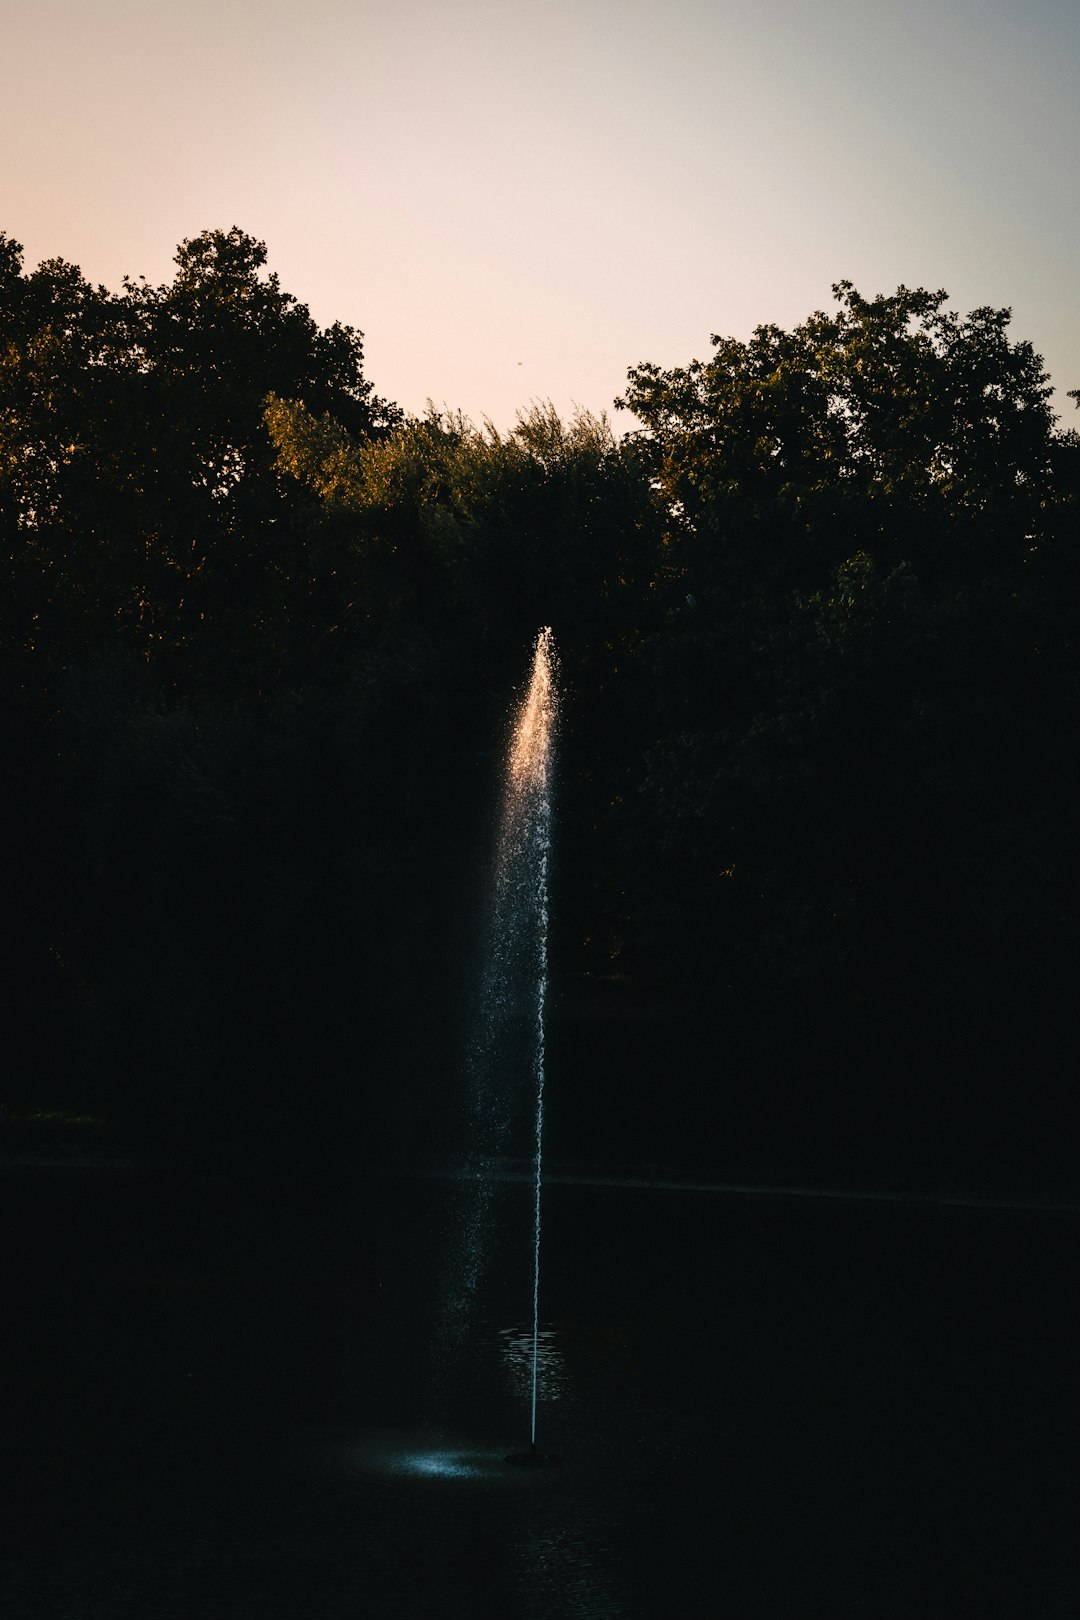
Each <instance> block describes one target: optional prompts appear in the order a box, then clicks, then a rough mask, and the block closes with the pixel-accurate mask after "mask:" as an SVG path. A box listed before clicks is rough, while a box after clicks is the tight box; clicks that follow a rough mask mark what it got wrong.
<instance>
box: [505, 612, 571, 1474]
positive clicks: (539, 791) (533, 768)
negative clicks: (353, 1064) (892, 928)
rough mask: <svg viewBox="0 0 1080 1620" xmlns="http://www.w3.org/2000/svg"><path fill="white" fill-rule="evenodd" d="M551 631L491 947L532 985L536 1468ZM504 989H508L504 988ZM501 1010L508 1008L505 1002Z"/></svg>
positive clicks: (548, 1459) (518, 763) (530, 708)
mask: <svg viewBox="0 0 1080 1620" xmlns="http://www.w3.org/2000/svg"><path fill="white" fill-rule="evenodd" d="M554 676H555V649H554V643H553V640H552V634H551V630H550V628H548V629H544V630H541V632H540V634H539V635H538V636H537V638H536V646H535V649H534V652H533V665H532V674H531V677H530V680H529V686H528V690H527V691H526V694H525V697H524V699H523V701H522V703H521V706H520V708H519V709H518V712H517V714H516V716H515V719H514V727H513V733H512V736H511V741H510V749H509V753H508V756H507V762H506V776H505V782H504V787H503V803H502V815H501V818H500V827H499V844H498V866H497V873H498V876H497V881H496V887H495V896H494V899H495V906H494V928H493V932H492V945H493V946H494V949H495V953H496V955H497V956H498V957H500V965H501V971H502V972H503V973H505V970H506V968H507V967H508V966H509V965H510V962H511V960H512V959H513V956H514V955H515V954H517V953H516V952H514V951H513V942H519V944H520V945H523V946H524V955H525V960H524V963H523V964H522V965H523V966H525V967H526V969H527V968H528V966H529V958H530V956H531V958H532V963H531V966H532V969H533V971H532V974H531V975H529V974H528V972H526V979H525V982H526V984H529V983H530V980H531V986H532V994H533V998H534V1004H533V1008H532V1074H533V1080H534V1083H535V1095H536V1113H535V1138H534V1173H533V1337H532V1378H531V1386H532V1394H531V1412H530V1437H529V1449H528V1451H525V1452H516V1453H513V1454H512V1455H511V1456H510V1457H508V1458H507V1461H508V1462H513V1463H519V1464H525V1465H528V1466H534V1467H535V1466H537V1465H540V1464H544V1463H553V1462H557V1461H558V1458H556V1457H553V1456H551V1455H550V1454H548V1453H544V1452H540V1451H538V1450H537V1446H536V1408H537V1397H538V1390H539V1344H540V1224H541V1222H540V1197H541V1189H542V1186H543V1152H544V1078H545V1073H544V1071H545V1055H546V1048H545V1014H546V1009H547V991H548V916H549V910H548V874H549V866H550V860H551V790H552V766H553V762H554V741H555V724H556V719H557V694H556V690H555V679H554ZM505 988H506V987H505V984H504V986H503V989H504V990H505ZM502 1005H504V1006H505V1000H503V1002H502Z"/></svg>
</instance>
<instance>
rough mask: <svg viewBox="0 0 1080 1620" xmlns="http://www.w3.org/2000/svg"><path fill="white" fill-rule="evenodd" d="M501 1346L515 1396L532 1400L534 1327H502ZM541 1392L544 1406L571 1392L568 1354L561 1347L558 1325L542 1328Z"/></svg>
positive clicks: (539, 1343) (539, 1353)
mask: <svg viewBox="0 0 1080 1620" xmlns="http://www.w3.org/2000/svg"><path fill="white" fill-rule="evenodd" d="M499 1349H500V1355H501V1359H502V1363H503V1367H504V1368H505V1370H506V1373H507V1376H508V1378H509V1381H510V1387H511V1389H512V1391H513V1393H514V1394H515V1395H520V1396H521V1397H522V1398H523V1399H526V1400H527V1399H528V1398H529V1396H530V1394H531V1392H532V1359H533V1335H532V1328H531V1327H530V1328H525V1327H512V1328H500V1330H499ZM537 1373H538V1395H539V1399H540V1401H541V1402H542V1403H543V1404H544V1405H550V1404H551V1402H552V1401H559V1400H562V1399H563V1398H564V1397H565V1395H566V1393H567V1372H566V1357H565V1356H564V1354H563V1352H562V1350H561V1349H560V1348H559V1344H558V1335H557V1333H556V1330H555V1329H554V1328H550V1327H547V1328H541V1329H540V1332H539V1335H538V1340H537Z"/></svg>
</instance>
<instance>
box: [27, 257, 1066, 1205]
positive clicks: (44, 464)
mask: <svg viewBox="0 0 1080 1620" xmlns="http://www.w3.org/2000/svg"><path fill="white" fill-rule="evenodd" d="M265 258H266V255H265V250H264V248H263V246H262V244H261V243H258V242H255V241H253V240H252V239H251V238H249V237H247V236H245V235H244V234H243V233H241V232H240V231H238V230H236V229H233V230H232V231H229V232H218V231H215V232H207V233H205V234H204V235H203V236H201V237H198V238H197V239H195V240H193V241H189V242H185V243H184V244H183V245H182V246H181V248H180V250H179V252H178V254H177V258H176V272H175V275H174V277H173V279H172V281H171V282H169V283H167V284H166V285H163V286H160V287H155V286H150V285H148V284H147V283H146V282H144V281H139V282H127V283H125V285H124V288H123V290H122V291H121V292H120V293H119V294H113V293H110V292H107V291H106V290H105V289H103V288H99V287H93V286H91V285H89V284H88V283H87V282H86V281H85V279H84V278H83V276H82V275H81V273H80V272H79V270H78V269H77V268H75V267H74V266H72V265H69V264H66V263H63V262H61V261H50V262H48V263H45V264H42V265H41V266H40V267H39V268H38V269H37V270H35V271H33V272H30V273H27V272H26V271H25V270H24V267H23V263H22V254H21V250H20V249H19V247H18V245H17V244H16V243H14V242H13V241H11V240H10V239H8V238H5V237H0V528H2V534H3V545H2V546H0V559H2V562H0V566H2V567H3V570H4V579H3V598H4V607H3V625H2V651H0V657H2V660H3V676H4V686H5V690H6V692H7V694H8V698H9V701H8V703H7V705H6V721H5V731H4V738H3V742H4V748H5V753H6V764H7V770H6V773H5V775H6V787H5V791H4V796H3V817H4V833H5V844H4V847H5V850H6V863H5V865H6V870H7V877H8V890H9V897H10V898H9V905H8V907H7V908H6V911H7V917H8V920H9V921H8V930H7V932H8V934H9V941H8V943H9V946H10V961H9V964H8V967H7V971H6V974H5V980H4V1000H5V1008H4V1022H5V1029H6V1031H7V1036H6V1044H8V1046H9V1050H10V1054H11V1062H10V1065H9V1081H8V1088H7V1089H8V1097H9V1101H11V1102H13V1103H16V1104H28V1103H32V1102H34V1101H41V1100H48V1101H71V1102H88V1103H90V1104H92V1105H93V1106H94V1107H95V1108H98V1109H101V1110H104V1111H105V1112H106V1113H108V1115H109V1116H110V1118H112V1119H113V1120H114V1121H115V1122H116V1124H117V1126H118V1128H120V1129H122V1130H123V1132H124V1133H125V1135H126V1138H127V1140H128V1141H129V1142H130V1143H131V1144H132V1146H133V1148H134V1150H135V1151H140V1152H152V1153H157V1154H164V1155H166V1156H168V1155H183V1156H191V1155H194V1156H196V1157H197V1158H200V1159H204V1160H210V1161H213V1160H215V1159H220V1160H223V1161H226V1162H228V1161H229V1160H231V1159H233V1158H234V1157H235V1156H236V1155H238V1154H243V1155H244V1156H245V1157H247V1158H249V1159H250V1160H252V1161H253V1162H256V1161H257V1162H265V1161H266V1160H267V1159H269V1160H271V1161H273V1160H275V1159H277V1158H279V1157H285V1156H288V1157H289V1158H290V1159H292V1160H294V1161H295V1160H301V1161H308V1162H311V1163H313V1164H314V1163H318V1164H321V1165H325V1164H328V1163H330V1162H332V1160H333V1159H334V1157H335V1155H337V1154H339V1153H340V1154H342V1155H343V1156H346V1157H348V1158H354V1157H357V1156H359V1157H374V1156H376V1155H379V1154H381V1153H385V1152H393V1153H396V1152H400V1151H402V1150H404V1149H405V1148H406V1147H408V1146H409V1145H419V1146H421V1147H424V1148H434V1147H439V1146H440V1145H442V1144H443V1142H444V1141H445V1140H446V1139H447V1138H446V1136H445V1134H444V1131H443V1127H444V1126H445V1125H446V1124H447V1122H448V1120H449V1118H450V1117H451V1114H452V1109H453V1099H454V1096H455V1088H456V1085H457V1083H458V1081H457V1079H456V1078H455V1077H456V1076H458V1074H459V1069H460V1052H461V1049H462V1045H463V1041H462V1033H463V1024H464V1021H465V1019H466V1018H467V1007H468V997H469V987H470V983H471V982H472V960H471V952H472V949H473V941H474V939H475V934H476V921H477V912H478V906H479V901H480V896H481V893H482V889H483V880H484V862H485V853H486V840H487V834H488V832H489V830H490V824H491V816H492V810H493V802H492V801H493V795H494V789H495V777H496V771H497V766H498V751H499V746H500V743H501V734H502V727H503V725H504V723H505V715H506V711H507V706H508V702H509V699H510V696H511V693H512V690H513V688H514V686H515V684H516V683H518V682H520V680H521V679H522V677H523V675H524V673H525V668H526V664H527V661H528V656H529V648H530V645H531V642H532V639H533V637H534V636H535V633H536V631H537V629H538V627H539V626H541V625H544V624H551V625H552V626H553V627H554V629H555V634H556V638H557V642H558V645H559V648H560V650H561V656H562V680H563V684H564V687H565V700H564V721H563V733H562V753H561V766H560V785H559V794H560V799H559V820H558V868H557V873H556V888H555V905H556V934H555V940H554V945H553V950H554V957H555V961H556V964H557V986H556V994H555V998H554V1005H553V1030H552V1046H553V1062H554V1063H555V1064H561V1065H562V1072H563V1074H564V1077H565V1078H564V1086H563V1097H564V1101H563V1103H562V1105H561V1108H560V1104H559V1101H558V1088H557V1087H553V1091H552V1097H553V1101H552V1120H551V1129H552V1133H553V1139H554V1142H555V1145H556V1149H557V1150H561V1151H563V1152H565V1153H567V1154H575V1155H578V1156H588V1157H594V1158H605V1157H606V1158H609V1159H616V1158H625V1157H632V1158H635V1159H638V1160H643V1159H650V1158H656V1159H673V1158H674V1159H678V1160H680V1161H681V1162H683V1163H687V1164H689V1163H695V1164H697V1165H699V1166H701V1167H709V1168H712V1169H714V1170H720V1169H723V1170H731V1171H734V1172H738V1171H743V1172H748V1171H753V1172H754V1173H769V1174H774V1175H796V1174H799V1175H803V1174H820V1175H822V1176H826V1177H829V1178H837V1177H839V1178H845V1179H848V1180H875V1179H876V1180H881V1179H883V1178H894V1179H898V1180H903V1181H904V1182H906V1183H909V1184H910V1183H919V1184H925V1185H927V1186H932V1185H934V1184H937V1183H939V1182H949V1181H957V1180H959V1181H965V1180H967V1181H970V1182H971V1183H972V1184H976V1183H980V1182H986V1183H987V1184H991V1183H992V1184H994V1185H1001V1184H1005V1183H1008V1184H1010V1185H1015V1186H1023V1187H1031V1188H1037V1187H1050V1188H1055V1187H1059V1186H1064V1185H1066V1184H1067V1183H1068V1182H1069V1179H1070V1176H1071V1174H1072V1171H1071V1159H1072V1154H1071V1152H1070V1150H1069V1145H1068V1141H1067V1135H1066V1131H1065V1123H1066V1121H1067V1119H1068V1114H1069V1107H1068V1104H1069V1095H1068V1092H1069V1088H1070V1085H1071V1072H1070V1070H1071V1060H1072V1058H1073V1046H1074V1040H1073V1035H1074V1025H1075V1013H1074V1006H1075V1001H1076V997H1075V992H1074V988H1073V979H1074V975H1075V966H1076V962H1077V960H1078V955H1080V953H1078V950H1077V945H1078V939H1077V933H1078V927H1077V872H1076V854H1075V849H1076V839H1075V834H1074V823H1075V819H1076V808H1075V807H1076V803H1077V787H1078V785H1080V784H1078V781H1077V777H1078V764H1077V751H1076V736H1077V722H1078V719H1080V683H1078V678H1077V677H1078V665H1077V658H1076V649H1075V631H1074V621H1075V612H1076V603H1077V584H1078V580H1077V572H1078V569H1077V563H1078V556H1080V550H1078V543H1077V542H1078V538H1080V536H1078V522H1077V520H1078V514H1080V437H1078V436H1077V435H1076V434H1075V433H1071V432H1065V431H1062V430H1061V429H1059V428H1058V427H1057V425H1056V421H1055V417H1054V414H1053V411H1052V408H1051V404H1050V398H1051V390H1050V386H1049V382H1048V379H1047V377H1046V374H1045V372H1044V369H1043V366H1042V362H1041V360H1040V358H1039V356H1038V355H1036V354H1035V353H1034V352H1033V350H1032V349H1031V346H1030V345H1029V344H1027V343H1025V342H1018V341H1013V340H1012V338H1011V337H1010V335H1009V317H1008V312H1007V311H1003V310H994V309H980V310H976V311H974V312H973V313H972V314H970V315H969V316H967V317H966V318H964V317H961V316H959V315H957V314H955V313H953V312H951V311H950V310H948V309H947V308H946V298H945V295H944V294H943V293H928V292H925V291H921V290H916V291H911V290H908V289H905V288H900V289H898V290H897V292H896V293H895V294H892V295H890V296H882V297H876V298H873V299H870V300H867V299H864V298H863V297H861V296H860V295H859V293H857V292H856V290H855V289H854V288H853V287H852V286H851V285H850V284H848V283H841V284H839V285H838V286H837V288H836V289H835V294H836V308H835V310H834V311H833V312H832V313H817V314H814V315H812V316H811V317H810V318H809V319H808V320H807V321H806V322H805V323H804V324H803V325H801V326H799V327H797V328H796V329H795V330H793V331H790V332H785V331H781V330H780V329H778V328H775V327H762V328H759V329H758V330H757V331H756V332H755V333H754V335H753V337H752V338H751V340H750V341H749V342H748V343H740V342H736V341H734V340H728V339H724V340H721V339H715V338H714V339H713V348H712V354H711V357H710V358H709V359H708V360H706V361H695V362H693V363H692V364H690V365H688V366H687V367H686V368H683V369H678V370H673V371H663V370H660V369H659V368H657V367H656V366H653V365H647V364H646V365H639V366H636V367H634V368H633V369H631V371H630V372H629V376H628V384H627V389H626V394H625V398H624V400H623V401H620V404H622V405H625V406H626V407H628V408H629V410H630V411H631V412H632V413H633V415H634V417H635V418H636V421H637V423H638V424H639V425H638V426H637V427H635V429H634V430H633V431H632V432H630V433H628V434H627V435H626V436H625V437H623V438H621V439H617V438H616V437H615V436H614V435H613V434H612V432H611V430H610V428H609V427H608V425H607V422H606V421H605V420H604V419H596V418H594V417H592V416H590V415H588V414H581V415H579V416H577V417H576V418H575V419H574V420H572V421H571V422H569V423H565V422H563V421H561V420H560V419H559V418H558V416H557V415H556V414H555V412H554V411H553V410H551V409H550V408H548V407H545V406H536V407H533V408H532V409H531V410H530V411H528V412H527V413H525V414H523V416H522V417H521V418H520V419H519V422H518V425H517V427H516V428H515V429H513V430H512V431H510V432H509V433H505V434H501V433H498V432H496V431H495V430H494V429H492V428H490V427H488V428H484V429H478V428H476V427H475V426H473V425H472V424H471V423H470V422H468V421H467V420H465V419H463V418H460V417H456V416H454V415H452V414H448V413H446V412H439V411H435V410H429V412H428V414H427V415H426V416H425V417H423V418H420V419H417V418H412V417H408V416H406V415H405V414H404V413H402V412H401V411H400V410H398V409H397V408H396V407H395V406H394V405H392V404H390V403H388V402H387V401H384V400H382V399H380V398H378V396H377V395H376V394H375V392H374V390H373V388H372V386H371V384H370V383H369V382H368V381H367V379H366V378H365V376H364V370H363V348H362V340H361V334H360V333H358V332H356V331H354V330H352V329H350V328H348V327H344V326H332V327H330V328H328V329H320V328H319V327H318V326H317V325H316V323H315V322H314V321H313V320H312V318H311V316H310V313H309V311H308V310H307V309H306V307H305V306H304V305H303V304H301V303H299V302H297V301H296V300H295V299H294V298H293V297H291V296H290V295H289V294H287V293H285V292H283V291H282V289H281V287H280V286H279V284H278V281H277V279H276V277H274V276H273V275H268V274H267V273H266V269H265ZM571 1095H572V1101H571V1100H568V1099H569V1098H570V1097H571Z"/></svg>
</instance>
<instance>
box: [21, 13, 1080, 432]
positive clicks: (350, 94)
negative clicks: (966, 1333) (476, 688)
mask: <svg viewBox="0 0 1080 1620" xmlns="http://www.w3.org/2000/svg"><path fill="white" fill-rule="evenodd" d="M0 25H2V27H0V37H2V48H0V134H2V141H3V144H2V148H0V150H2V151H3V167H2V170H0V229H3V230H6V231H7V232H8V233H9V234H10V235H12V236H15V237H16V238H17V239H18V240H20V241H22V242H23V243H24V244H25V246H26V250H27V260H28V262H29V264H31V265H33V264H36V263H37V262H38V261H39V260H40V259H42V258H45V257H50V256H53V255H59V256H61V257H64V258H66V259H70V260H73V261H74V262H75V263H77V264H79V265H81V266H82V268H83V270H84V272H85V273H86V274H87V275H88V276H89V277H90V278H91V279H92V280H94V281H101V282H104V283H105V284H106V285H108V286H110V287H114V288H115V287H118V286H119V284H120V279H121V277H122V275H123V274H124V273H125V272H128V273H130V274H132V275H139V274H145V275H147V276H148V277H149V278H150V279H151V280H163V279H166V278H167V277H168V276H169V274H170V263H171V258H172V254H173V252H174V250H175V247H176V244H177V242H178V241H179V240H180V239H181V238H182V237H185V236H192V235H194V234H196V233H197V232H198V231H200V230H202V229H204V228H206V227H211V226H224V227H228V226H230V225H233V224H237V225H240V226H241V227H242V228H243V229H245V230H247V231H249V232H251V233H252V234H254V235H256V236H260V237H263V238H264V239H265V240H266V242H267V245H268V248H269V252H270V262H271V265H272V267H273V268H274V269H276V270H277V271H278V273H279V274H280V276H281V279H282V282H283V285H284V286H285V287H286V288H287V289H288V290H289V291H290V292H293V293H295V294H296V295H297V296H298V297H300V298H302V299H303V300H304V301H305V302H307V303H308V304H309V305H310V306H311V309H312V312H313V314H314V315H315V316H316V318H317V319H318V320H319V321H321V322H324V323H325V322H329V321H331V320H334V319H340V320H344V321H348V322H350V323H352V324H353V325H357V326H359V327H361V328H362V329H363V330H364V332H365V334H366V353H367V370H368V374H369V376H370V377H371V379H372V381H373V382H374V384H375V386H376V388H377V389H378V390H379V391H380V392H381V393H383V394H386V395H388V396H389V397H390V398H392V399H396V400H397V401H398V402H400V403H401V404H402V405H404V406H405V407H406V408H408V409H410V410H414V411H419V410H422V409H423V406H424V402H425V399H426V398H428V397H429V396H430V397H432V398H433V399H434V400H435V401H436V402H437V403H440V404H441V403H444V402H445V403H446V404H449V405H451V406H455V407H458V406H460V407H461V408H463V409H464V410H465V411H467V412H468V413H469V414H470V415H471V416H473V417H474V418H476V419H477V420H479V419H480V418H482V417H484V416H485V415H486V416H489V417H491V418H492V419H493V420H494V421H495V422H496V423H497V424H498V425H500V426H507V425H509V424H510V423H512V421H513V419H514V414H515V411H516V410H517V408H519V407H521V406H524V405H527V404H528V402H529V400H530V399H533V398H551V399H552V400H553V401H554V402H555V404H556V405H557V406H558V407H559V408H560V409H561V410H563V411H567V410H569V409H570V408H571V406H572V404H573V403H574V402H577V403H580V404H582V405H585V406H589V407H591V408H593V409H596V410H602V409H606V408H609V407H610V404H611V401H612V398H613V397H614V395H615V394H617V393H619V392H620V391H621V388H622V385H623V382H624V380H625V375H626V368H627V366H629V365H631V364H633V363H634V362H636V361H639V360H644V359H650V360H655V361H657V362H658V363H660V364H663V365H674V364H682V363H685V362H686V361H687V360H689V359H690V358H691V357H692V356H694V355H705V354H707V353H708V349H709V334H710V333H711V332H714V331H719V332H723V333H725V334H727V333H731V334H734V335H736V336H746V335H748V334H749V331H750V329H751V328H752V327H753V326H754V325H756V324H758V323H759V322H765V321H775V322H777V323H779V324H781V325H791V324H793V323H794V322H796V321H798V320H801V319H802V318H803V317H804V316H805V315H807V314H808V313H809V312H810V311H811V310H812V309H814V308H819V307H822V306H823V305H826V304H828V303H829V301H830V291H829V289H830V284H831V283H832V282H833V281H836V280H838V279H840V278H841V277H849V278H851V279H852V280H854V282H855V283H856V285H857V286H858V287H859V288H860V290H861V291H863V292H864V293H867V294H870V293H874V292H880V291H891V290H892V289H893V288H894V287H895V286H896V285H897V283H898V282H901V281H903V282H906V283H907V284H908V285H909V286H910V285H919V284H922V285H929V286H931V287H941V286H944V287H946V288H948V290H949V291H950V293H951V294H952V295H953V299H954V301H955V303H956V304H957V305H958V306H960V307H962V308H963V309H965V310H966V309H968V308H971V307H973V306H975V305H978V304H987V303H989V304H994V305H1000V304H1010V305H1012V307H1013V310H1014V317H1015V319H1014V328H1013V330H1014V335H1016V336H1020V337H1026V338H1030V339H1031V340H1032V342H1033V343H1034V344H1035V346H1036V348H1038V349H1039V350H1040V352H1041V353H1042V354H1043V355H1044V356H1045V359H1046V361H1047V364H1048V366H1049V368H1050V371H1051V374H1052V376H1053V379H1054V381H1055V383H1056V384H1057V386H1058V388H1059V390H1060V391H1061V393H1062V394H1063V393H1064V390H1065V389H1067V388H1074V387H1077V386H1080V327H1078V322H1077V300H1076V272H1077V266H1078V265H1080V214H1078V202H1077V197H1078V188H1077V185H1076V178H1075V165H1076V158H1077V154H1078V153H1080V95H1078V94H1077V85H1078V84H1080V6H1077V4H1076V3H1075V0H935V3H931V0H912V3H909V4H907V5H905V6H903V7H900V6H897V5H895V4H886V3H883V0H757V4H756V5H755V6H754V7H753V8H751V7H749V6H748V5H747V4H746V0H710V3H704V0H667V3H666V4H665V5H663V6H661V5H660V4H659V3H658V0H649V3H645V0H517V3H515V0H506V3H505V4H498V3H495V0H397V3H394V4H390V3H386V4H382V5H376V4H372V3H370V0H305V3H304V4H302V5H301V4H298V3H295V0H292V3H285V0H183V3H179V0H172V3H168V4H163V3H160V0H0ZM1059 408H1060V409H1062V411H1063V412H1064V411H1066V410H1068V411H1069V412H1071V411H1072V408H1071V406H1070V405H1069V404H1068V402H1067V401H1065V400H1064V399H1063V398H1062V399H1061V400H1060V402H1059ZM1072 414H1073V415H1075V416H1076V425H1078V426H1080V415H1077V414H1076V413H1072ZM1065 420H1066V422H1068V423H1069V425H1071V419H1070V417H1069V416H1066V417H1065Z"/></svg>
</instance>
